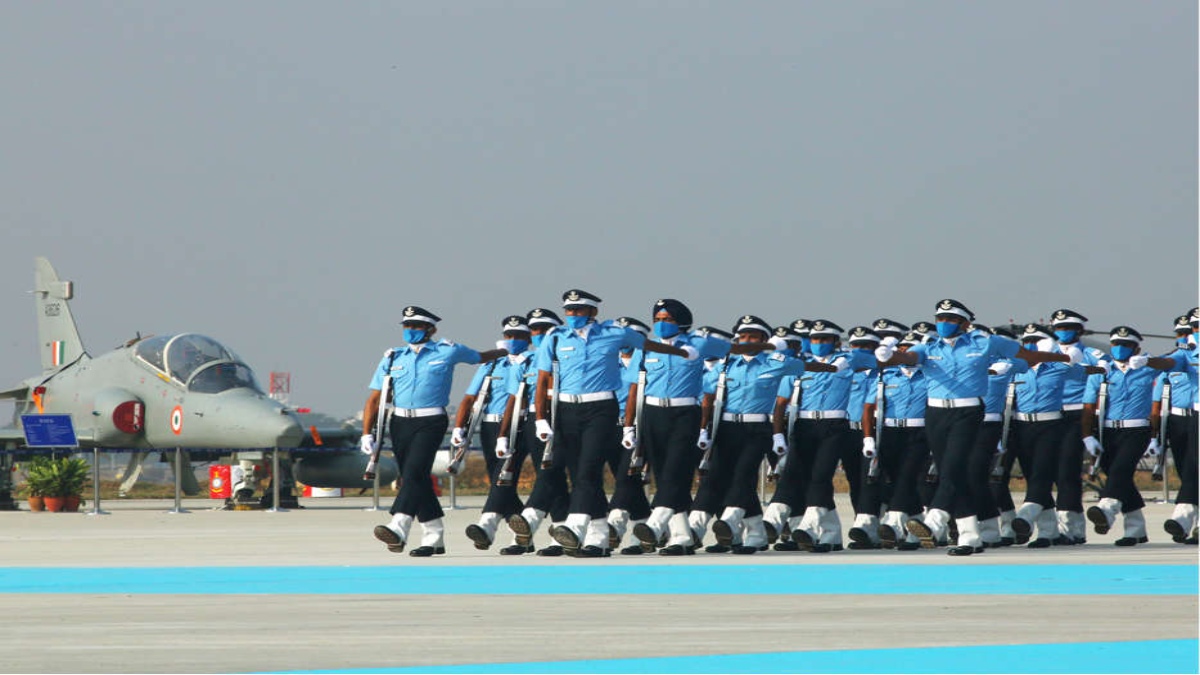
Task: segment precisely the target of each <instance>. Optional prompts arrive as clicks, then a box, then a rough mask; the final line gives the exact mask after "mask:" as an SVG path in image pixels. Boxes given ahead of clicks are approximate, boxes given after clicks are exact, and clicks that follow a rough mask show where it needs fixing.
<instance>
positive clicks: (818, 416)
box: [800, 410, 849, 420]
mask: <svg viewBox="0 0 1200 675" xmlns="http://www.w3.org/2000/svg"><path fill="white" fill-rule="evenodd" d="M847 417H849V415H848V414H846V411H845V410H801V411H800V419H802V420H844V419H846V418H847Z"/></svg>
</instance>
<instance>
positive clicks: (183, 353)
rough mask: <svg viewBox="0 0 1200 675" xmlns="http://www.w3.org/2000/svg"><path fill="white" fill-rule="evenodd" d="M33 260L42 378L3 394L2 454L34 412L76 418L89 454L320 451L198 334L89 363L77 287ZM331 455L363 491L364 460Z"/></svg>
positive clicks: (5, 467) (328, 481)
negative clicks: (9, 409)
mask: <svg viewBox="0 0 1200 675" xmlns="http://www.w3.org/2000/svg"><path fill="white" fill-rule="evenodd" d="M35 263H36V264H35V267H36V273H35V275H34V291H33V295H34V302H35V305H36V309H37V319H38V343H39V349H40V352H41V361H42V372H41V374H39V375H34V376H33V377H29V378H27V379H25V380H24V381H23V382H21V383H20V384H18V385H17V386H14V387H10V388H8V389H6V390H4V391H0V399H13V400H14V402H15V406H14V411H13V422H12V424H11V425H9V426H5V427H0V443H2V444H3V446H4V447H5V448H8V449H12V448H19V447H21V446H22V445H23V443H24V435H23V432H22V429H21V415H23V414H30V413H67V414H70V415H71V416H72V419H73V421H74V425H75V431H76V435H77V436H78V439H79V444H80V446H81V447H85V448H91V447H97V448H121V449H141V450H163V449H174V448H189V449H221V450H226V451H229V450H235V449H239V448H258V449H262V448H296V447H298V446H301V445H315V444H317V443H316V442H315V439H314V434H312V433H310V432H306V430H305V428H303V427H302V426H301V425H300V422H299V420H298V419H297V417H296V415H295V413H294V411H292V410H290V409H288V408H287V407H285V406H284V405H282V404H281V403H279V402H278V401H275V400H273V399H272V398H270V397H269V396H267V394H265V393H264V392H263V391H262V389H261V388H260V387H259V385H258V383H257V382H256V381H255V378H254V373H253V371H252V370H251V369H250V367H249V366H248V365H246V364H245V362H243V361H242V360H241V359H240V358H238V356H237V355H236V354H235V353H234V352H233V351H231V350H230V349H228V348H226V347H225V346H224V345H222V344H221V343H219V342H217V341H216V340H214V339H212V338H210V337H206V336H204V335H200V334H198V333H181V334H176V335H159V336H153V337H147V338H141V337H140V336H139V337H137V338H134V339H132V340H130V341H129V342H127V343H125V344H124V345H122V346H120V347H118V348H116V349H114V350H113V351H111V352H108V353H105V354H101V355H99V356H95V357H93V356H92V355H91V354H89V353H88V352H87V350H86V349H85V348H84V346H83V341H82V340H81V339H80V337H79V331H78V329H77V327H76V324H75V319H74V317H73V316H72V314H71V308H70V300H71V298H72V297H73V295H74V286H73V284H72V283H71V282H69V281H60V280H59V278H58V275H57V274H56V273H55V271H54V268H53V267H52V266H51V265H50V262H49V261H48V260H46V259H45V258H40V257H39V258H37V259H36V261H35ZM332 435H334V436H337V435H339V434H337V433H336V432H334V433H333V434H332ZM316 436H317V438H319V437H320V434H319V433H318V434H316ZM332 454H333V455H336V457H329V458H327V459H324V460H323V462H324V463H326V464H329V463H333V464H337V465H339V467H340V464H347V463H352V464H354V465H355V466H356V467H357V468H358V475H357V476H355V478H356V481H355V482H353V483H352V485H346V486H345V487H350V486H353V487H361V486H362V482H361V478H362V467H364V466H365V462H366V460H365V457H363V456H362V455H361V453H359V452H358V451H357V449H353V450H350V451H347V452H346V453H332ZM171 455H173V453H171ZM343 455H345V456H343ZM12 457H13V455H12V454H11V453H5V454H3V455H0V481H3V480H7V479H8V477H9V476H11V471H10V470H9V469H10V468H11V462H12ZM141 457H144V454H143V455H141ZM134 459H135V460H136V461H138V462H140V459H141V458H140V457H139V456H138V455H137V454H135V457H134ZM321 463H322V462H316V463H315V464H321ZM133 464H134V462H131V468H132V466H133ZM185 466H187V467H190V463H189V464H186V465H185ZM313 468H316V467H313ZM381 471H382V473H383V474H384V475H382V476H381V480H385V481H390V480H394V478H395V476H396V474H397V473H398V472H397V471H396V468H395V463H394V462H393V463H391V464H390V465H388V464H384V465H383V466H381ZM127 473H129V471H127ZM281 473H282V472H281ZM309 473H310V474H315V475H310V476H309V478H310V479H311V480H312V481H313V482H312V483H310V484H312V485H317V486H320V487H342V485H338V484H337V481H336V480H332V479H334V478H340V477H341V476H340V475H339V476H336V477H335V476H328V475H326V476H322V475H320V474H321V473H323V472H320V471H310V472H309ZM339 473H349V471H348V470H347V471H342V472H339ZM288 478H290V476H284V483H281V486H282V485H284V484H285V483H287V482H290V481H288V480H287V479H288ZM188 479H190V482H189V481H188ZM181 480H182V482H183V486H184V487H185V488H189V489H188V490H187V491H188V492H192V491H193V490H198V488H197V487H196V486H195V479H194V476H193V475H192V472H191V471H190V470H187V471H184V472H183V475H182V476H181ZM10 492H11V490H10V486H9V485H5V484H0V503H3V502H5V501H7V502H11V494H10ZM281 501H282V497H281ZM0 508H2V507H0Z"/></svg>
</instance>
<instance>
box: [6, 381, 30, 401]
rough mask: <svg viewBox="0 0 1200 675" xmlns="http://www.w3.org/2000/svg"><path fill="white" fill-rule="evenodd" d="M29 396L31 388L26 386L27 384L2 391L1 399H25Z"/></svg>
mask: <svg viewBox="0 0 1200 675" xmlns="http://www.w3.org/2000/svg"><path fill="white" fill-rule="evenodd" d="M28 394H29V386H28V385H25V384H19V385H17V386H15V387H13V388H11V389H5V390H4V391H0V399H6V398H25V396H27V395H28Z"/></svg>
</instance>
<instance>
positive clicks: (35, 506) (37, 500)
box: [29, 495, 46, 511]
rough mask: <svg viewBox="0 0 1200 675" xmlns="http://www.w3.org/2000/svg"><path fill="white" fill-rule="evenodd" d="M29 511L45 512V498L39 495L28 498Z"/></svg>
mask: <svg viewBox="0 0 1200 675" xmlns="http://www.w3.org/2000/svg"><path fill="white" fill-rule="evenodd" d="M29 510H30V511H45V510H46V498H45V497H43V496H41V495H34V496H32V497H30V498H29Z"/></svg>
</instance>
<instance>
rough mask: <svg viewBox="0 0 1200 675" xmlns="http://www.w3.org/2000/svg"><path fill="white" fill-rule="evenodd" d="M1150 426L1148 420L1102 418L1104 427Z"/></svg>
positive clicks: (1134, 427)
mask: <svg viewBox="0 0 1200 675" xmlns="http://www.w3.org/2000/svg"><path fill="white" fill-rule="evenodd" d="M1148 426H1150V420H1104V428H1106V429H1136V428H1138V427H1148Z"/></svg>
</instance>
